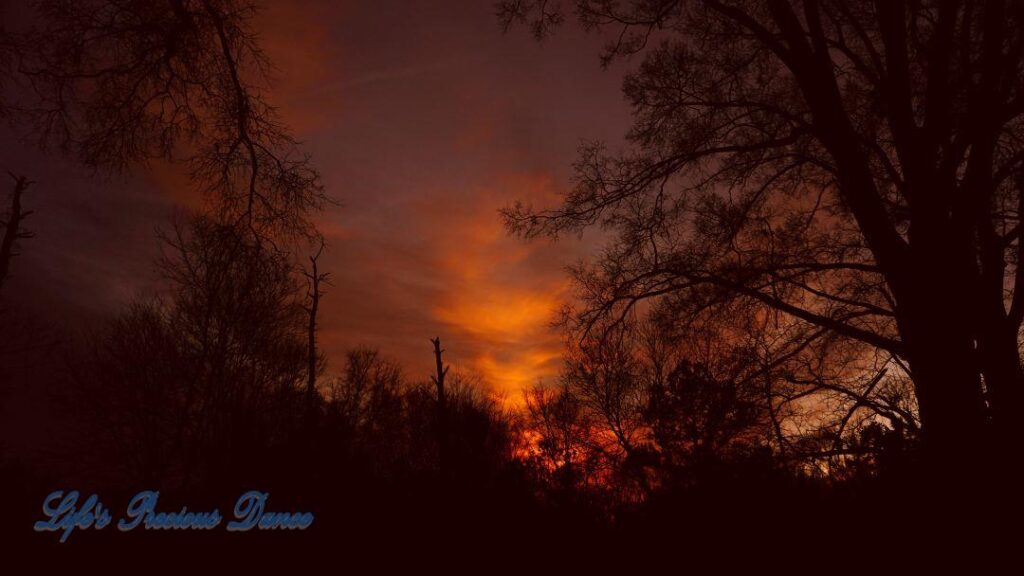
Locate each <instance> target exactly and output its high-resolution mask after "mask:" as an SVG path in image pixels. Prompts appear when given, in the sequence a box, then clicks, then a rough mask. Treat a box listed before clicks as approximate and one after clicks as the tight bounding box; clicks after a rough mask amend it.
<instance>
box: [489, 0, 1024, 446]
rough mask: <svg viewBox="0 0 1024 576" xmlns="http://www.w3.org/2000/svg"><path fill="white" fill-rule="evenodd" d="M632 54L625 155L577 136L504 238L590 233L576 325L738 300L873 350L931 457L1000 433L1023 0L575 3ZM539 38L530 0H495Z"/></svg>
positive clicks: (1020, 384)
mask: <svg viewBox="0 0 1024 576" xmlns="http://www.w3.org/2000/svg"><path fill="white" fill-rule="evenodd" d="M576 14H577V15H578V16H579V18H580V20H581V21H582V23H583V24H584V26H586V27H591V28H601V29H603V30H606V31H607V30H609V29H610V30H611V32H612V34H611V35H610V37H611V38H612V42H611V43H610V44H609V45H608V48H607V51H606V52H605V53H604V56H603V58H604V61H605V62H609V61H611V60H612V59H614V58H616V57H622V56H631V55H641V56H642V60H641V63H640V65H639V67H638V68H637V69H636V70H635V71H633V72H632V73H631V74H630V75H628V76H627V78H626V80H625V83H624V91H625V94H626V96H627V98H628V100H629V102H630V103H631V104H632V107H633V111H634V125H633V127H632V129H631V131H630V132H629V135H628V140H629V142H630V144H631V146H630V147H629V150H628V151H626V152H609V151H607V150H606V149H605V148H604V147H603V146H601V145H596V144H595V145H586V146H584V147H583V149H582V153H581V157H580V159H579V162H578V165H577V185H576V186H575V187H574V189H573V190H572V191H571V192H570V193H569V194H568V195H567V196H566V197H565V198H564V202H563V203H562V205H561V206H559V207H556V208H553V209H539V210H538V209H533V208H532V207H529V206H522V205H515V206H513V207H511V208H509V209H508V210H507V212H506V217H507V220H508V223H509V225H510V227H511V228H512V229H513V230H514V231H516V232H518V233H521V234H523V235H524V236H535V235H541V234H554V235H558V234H563V233H568V232H581V231H582V230H584V229H586V228H589V227H592V226H602V227H604V228H605V229H607V230H609V231H610V232H609V233H610V237H611V238H612V240H611V241H610V243H609V245H608V246H607V247H606V250H605V251H604V252H603V253H602V256H601V258H600V259H599V261H598V262H596V263H595V264H593V265H591V266H589V267H585V268H581V269H580V270H578V271H577V276H578V279H579V280H580V282H579V286H580V288H581V295H582V307H581V308H580V309H579V310H578V314H577V316H576V320H577V321H578V322H579V325H580V326H581V327H583V328H584V329H586V328H587V327H589V326H595V325H601V324H606V323H607V320H608V319H609V318H611V319H612V320H614V319H615V318H625V317H626V316H627V315H628V314H629V313H630V312H631V311H632V310H633V309H634V308H635V307H636V306H637V305H638V304H639V303H641V302H645V301H649V300H652V299H654V300H657V301H658V302H659V304H658V305H659V306H661V307H662V308H666V307H667V308H670V309H673V310H676V311H677V312H678V313H687V314H693V313H694V312H695V311H697V310H701V309H709V308H710V307H712V306H714V305H716V304H720V303H722V302H727V301H728V302H733V303H736V302H744V303H746V304H747V305H749V306H750V310H751V317H759V316H765V317H767V316H775V317H779V316H781V317H784V318H786V319H787V321H789V322H794V321H795V322H797V323H799V324H802V325H803V326H804V327H805V329H804V330H802V331H801V332H800V334H802V335H803V336H804V337H805V338H806V339H807V340H808V341H809V340H814V339H831V341H835V340H836V339H840V340H846V341H848V342H852V343H856V344H857V345H863V346H864V347H865V348H866V349H868V350H872V351H874V352H875V353H879V354H884V355H888V356H889V357H890V358H891V360H892V362H894V363H895V364H897V365H899V366H901V367H902V369H904V370H905V371H906V372H907V373H908V374H909V375H910V376H911V378H912V380H913V386H914V391H915V394H916V397H917V403H918V408H919V415H920V420H921V430H922V435H923V439H924V442H925V445H926V446H927V447H928V448H929V452H930V453H932V454H945V455H949V454H951V453H952V451H955V452H956V453H959V454H965V453H972V452H974V453H977V452H983V451H986V450H987V448H988V447H992V448H995V449H1003V448H1006V447H1007V446H1019V444H1017V442H1018V441H1019V440H1020V439H1021V436H1022V434H1021V431H1020V429H1021V425H1020V418H1021V412H1022V410H1024V375H1022V370H1021V361H1020V360H1021V359H1020V327H1021V323H1022V320H1024V268H1022V267H1020V266H1019V263H1020V261H1021V254H1022V252H1024V242H1022V241H1021V232H1022V224H1021V218H1022V217H1024V193H1022V187H1024V174H1022V166H1024V164H1022V160H1024V125H1022V114H1024V74H1022V72H1024V70H1022V51H1024V2H1019V1H1001V0H976V1H969V0H918V1H902V0H877V1H874V2H872V1H867V0H820V1H813V0H803V1H801V0H767V1H753V0H750V1H747V0H728V1H727V0H723V1H717V0H632V1H617V0H577V2H576ZM500 15H501V17H502V18H503V19H504V21H505V22H507V23H512V22H514V21H515V20H517V19H521V20H528V21H530V22H531V23H532V24H533V30H534V32H535V33H536V34H537V35H538V36H543V35H544V34H546V33H547V31H548V30H549V28H550V27H551V26H553V25H555V24H557V23H559V22H560V21H561V20H562V17H561V15H560V13H559V12H558V11H557V7H556V6H554V3H553V2H547V1H533V2H531V1H515V0H513V1H508V2H504V3H502V4H501V6H500Z"/></svg>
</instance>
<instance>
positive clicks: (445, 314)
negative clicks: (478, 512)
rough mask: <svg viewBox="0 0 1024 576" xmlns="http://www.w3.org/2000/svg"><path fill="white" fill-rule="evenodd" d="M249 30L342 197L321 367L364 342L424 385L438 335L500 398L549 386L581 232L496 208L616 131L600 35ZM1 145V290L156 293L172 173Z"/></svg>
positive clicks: (299, 16) (289, 14)
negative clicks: (15, 196)
mask: <svg viewBox="0 0 1024 576" xmlns="http://www.w3.org/2000/svg"><path fill="white" fill-rule="evenodd" d="M259 28H260V30H261V33H262V34H263V44H264V47H265V48H266V51H267V53H268V55H269V57H270V58H271V60H272V62H273V63H274V64H275V65H276V66H277V68H278V82H277V85H276V86H275V87H274V89H273V94H272V95H271V96H270V100H271V101H273V102H274V103H276V104H277V105H278V106H279V107H280V113H281V115H282V117H283V119H284V120H285V122H286V123H288V124H289V125H290V126H291V127H292V128H293V129H294V131H295V132H296V134H297V135H298V137H299V138H300V139H301V140H302V141H303V142H304V145H305V148H306V149H307V150H308V151H309V152H310V153H312V155H313V157H314V160H315V162H316V164H317V166H318V168H319V169H320V171H321V172H322V173H323V177H324V182H325V184H326V186H327V190H328V192H329V193H330V194H331V195H332V196H334V197H335V198H336V199H337V200H338V201H339V202H340V205H339V206H337V207H333V208H330V209H329V210H328V211H327V212H325V213H324V214H322V216H321V217H320V218H319V220H318V222H319V225H320V228H321V229H322V231H323V233H324V234H325V236H326V238H327V242H328V244H329V252H328V253H327V254H326V256H325V257H324V259H323V264H322V268H323V269H324V270H326V271H329V272H330V273H331V279H332V282H333V285H332V286H331V287H329V289H328V293H327V295H326V296H325V298H324V300H323V311H322V316H321V325H322V336H321V339H322V343H323V347H324V350H325V352H326V353H327V354H328V357H329V359H330V360H331V361H332V364H331V368H333V369H338V368H340V363H341V357H342V355H343V354H344V351H345V350H346V349H347V348H350V347H353V346H359V345H366V346H372V347H376V348H379V349H380V350H381V351H382V352H383V353H384V354H385V355H386V356H388V357H391V358H394V359H396V360H398V361H400V362H401V363H402V364H403V365H404V366H405V368H406V370H407V372H408V375H409V376H410V377H411V378H412V379H420V378H426V376H427V374H429V371H430V366H431V362H432V358H431V355H430V350H431V345H430V342H429V341H428V338H430V337H432V336H435V335H438V336H440V337H441V338H442V340H443V341H444V345H445V348H446V349H447V350H448V359H449V361H450V362H451V363H452V364H453V365H454V366H455V368H456V369H461V370H465V371H470V372H478V373H480V374H481V375H482V376H483V377H484V378H485V379H486V380H487V381H488V382H489V383H491V384H493V385H494V387H495V389H496V390H497V391H499V392H503V393H506V394H507V395H508V396H509V397H510V398H518V390H519V389H521V388H522V387H523V386H527V385H531V384H533V383H535V382H536V381H537V380H538V379H542V378H546V379H551V378H552V377H553V376H554V375H555V374H556V373H557V371H558V369H559V367H560V360H559V354H560V351H561V343H560V342H561V341H560V337H559V335H558V334H557V333H556V332H555V331H553V330H551V329H550V328H549V327H548V324H549V322H550V320H551V319H552V317H553V313H554V312H555V311H556V310H557V309H558V308H559V307H560V306H561V305H562V304H563V303H564V302H566V301H567V298H568V296H569V292H568V289H569V284H568V282H567V277H566V274H565V270H564V268H565V266H566V265H568V264H571V263H573V262H574V261H576V260H578V259H579V258H582V257H584V256H585V255H586V253H587V252H588V250H589V249H592V248H593V247H594V244H595V241H594V238H592V237H590V236H587V237H584V239H583V240H582V241H578V240H575V239H572V238H570V239H566V240H562V241H560V242H558V243H555V244H552V243H549V242H547V241H535V242H532V243H524V242H522V241H520V240H517V239H514V238H509V237H508V236H507V235H506V233H505V231H504V230H503V228H502V224H501V221H500V219H499V216H498V214H497V210H498V209H499V208H501V207H502V206H505V205H506V204H508V203H510V202H512V201H513V200H516V199H520V200H524V201H526V202H530V203H533V204H535V205H551V204H553V203H555V202H557V199H558V195H559V193H561V192H563V191H564V190H565V189H566V188H567V187H569V186H570V185H571V182H570V177H571V165H572V162H573V160H574V159H575V155H576V148H577V146H578V144H579V143H580V141H581V140H604V141H606V142H609V143H610V144H611V145H613V146H615V145H617V143H619V142H620V141H621V136H622V134H624V132H625V131H626V129H627V126H628V121H629V111H628V108H627V106H626V105H625V103H624V102H623V101H622V98H621V93H620V91H619V87H620V84H621V79H622V74H623V68H622V67H621V65H617V66H612V67H611V68H610V69H609V70H602V69H601V68H600V65H599V61H598V52H599V50H600V47H601V44H602V43H603V40H602V39H601V38H599V37H595V36H593V35H586V34H584V33H582V32H580V31H579V30H578V29H577V28H576V27H575V26H573V25H572V24H567V25H566V26H564V27H563V28H562V29H561V30H560V33H559V34H557V35H556V36H555V37H553V38H551V39H549V40H546V41H545V42H544V43H541V44H538V43H537V42H535V41H534V40H533V38H532V37H531V36H530V35H529V33H528V31H527V30H525V29H522V28H520V29H516V30H513V31H512V32H511V33H510V34H508V35H503V34H502V33H501V30H500V28H499V26H498V23H497V21H496V19H495V17H494V7H493V4H492V2H491V1H490V0H476V1H465V0H463V1H454V0H449V1H421V0H414V1H410V0H401V1H399V0H381V1H374V2H332V1H326V0H302V1H289V2H284V1H279V2H270V3H268V7H267V9H266V10H265V11H264V13H263V14H262V15H261V21H260V26H259ZM0 144H2V145H3V147H4V153H3V156H2V157H3V158H5V159H12V160H11V161H12V162H14V164H12V165H11V166H2V168H3V169H4V170H5V171H6V170H10V169H13V168H17V169H18V170H17V171H18V172H20V173H25V174H27V175H29V176H30V177H31V178H32V179H33V180H35V181H36V182H37V184H36V185H35V187H34V188H33V189H32V192H31V195H30V196H28V197H27V199H26V203H28V204H29V205H30V206H29V207H30V208H31V209H34V210H35V214H34V215H33V216H32V218H31V221H30V228H31V229H32V230H33V231H35V232H36V234H37V237H36V238H34V239H32V240H30V241H28V242H26V243H25V245H24V250H23V252H24V255H23V256H22V257H20V258H19V260H18V261H17V262H16V269H15V271H14V272H15V278H14V280H13V285H12V288H11V289H12V291H14V293H15V294H18V291H21V296H22V297H23V298H25V299H26V300H30V301H31V302H32V305H33V306H35V307H36V308H38V309H41V310H45V311H47V312H49V313H50V315H51V316H52V317H53V318H54V321H57V322H70V323H76V322H82V321H83V320H84V321H89V322H91V321H93V320H95V319H98V318H102V317H103V315H104V314H108V313H109V312H111V311H115V310H117V309H118V308H119V307H120V306H121V305H122V304H123V303H124V302H125V301H127V300H128V299H130V298H132V297H133V296H135V295H139V294H144V293H146V291H147V290H149V289H151V287H152V283H153V279H154V274H153V267H152V260H153V257H154V256H155V255H156V254H157V251H158V242H157V240H156V236H155V234H154V230H155V229H156V227H157V226H160V225H161V224H163V225H166V223H167V222H168V221H169V219H170V217H171V215H172V214H173V213H174V210H175V207H180V206H182V205H196V202H197V196H196V193H195V192H194V191H191V190H189V189H188V183H187V180H186V179H185V178H184V176H183V175H182V174H181V173H180V172H179V171H178V169H177V168H174V167H168V166H162V165H155V166H150V167H148V168H140V169H138V170H136V171H135V172H134V173H132V174H129V175H127V176H125V177H123V178H122V177H116V178H108V177H103V176H97V175H93V174H90V173H88V172H87V171H84V170H82V169H81V168H79V167H77V166H76V165H75V164H73V163H70V162H63V163H62V162H55V161H54V155H53V154H50V155H45V154H41V153H38V152H34V151H32V150H30V149H28V148H26V147H24V146H20V145H18V144H16V143H14V142H12V141H11V140H10V139H7V140H4V141H2V142H0ZM29 286H31V287H32V288H31V290H29V288H28V287H29ZM39 286H43V288H42V289H40V288H39Z"/></svg>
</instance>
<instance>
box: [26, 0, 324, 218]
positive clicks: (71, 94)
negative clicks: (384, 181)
mask: <svg viewBox="0 0 1024 576" xmlns="http://www.w3.org/2000/svg"><path fill="white" fill-rule="evenodd" d="M37 9H38V18H37V21H38V22H40V24H39V25H38V26H37V28H36V29H34V30H31V31H29V32H27V33H25V34H23V36H24V38H25V40H24V42H22V44H23V46H22V47H21V49H20V52H21V58H20V59H19V65H18V71H19V72H20V73H21V75H22V76H23V77H24V78H25V79H26V80H27V84H28V86H29V94H30V96H31V97H26V98H22V99H21V101H19V102H16V103H15V105H14V106H12V108H16V109H17V111H18V112H20V113H21V114H20V115H19V116H22V117H26V118H28V119H29V120H30V121H31V124H32V126H33V127H34V129H35V133H36V134H38V135H39V137H40V140H41V141H42V142H44V143H55V144H57V145H59V146H60V147H61V148H62V149H63V150H65V151H67V152H69V153H72V154H73V155H75V156H76V157H78V158H80V159H81V160H82V161H84V162H85V163H86V164H88V165H91V166H95V167H103V168H113V169H115V170H118V169H124V168H126V167H128V166H129V165H131V164H133V163H136V162H140V161H145V160H148V159H151V158H168V159H172V158H175V157H183V158H184V159H185V160H186V162H187V165H188V166H189V168H190V172H191V175H192V178H193V180H194V181H195V182H196V184H197V185H198V186H200V187H202V189H203V190H204V191H205V192H207V193H208V195H209V197H210V199H211V201H212V202H213V204H212V205H213V207H214V209H215V210H216V211H217V213H218V216H219V218H220V219H221V220H224V221H237V222H239V223H242V224H245V225H246V226H248V228H249V229H250V231H251V232H252V233H254V234H255V235H256V236H257V238H270V237H273V236H275V235H293V234H310V233H311V225H310V223H309V221H308V219H307V217H308V215H309V213H310V212H311V211H315V210H317V209H319V208H320V207H321V206H322V205H323V202H324V201H325V200H326V199H327V198H326V196H325V195H324V193H323V188H322V185H321V183H320V175H319V174H318V172H317V171H316V170H315V168H313V166H312V165H311V163H310V160H309V157H308V155H306V154H305V153H303V152H302V151H301V150H300V148H299V146H298V143H297V142H296V141H295V139H294V138H293V136H292V135H291V134H290V133H289V132H288V130H287V128H285V127H284V126H283V125H282V124H281V122H280V120H279V118H278V115H277V113H276V111H275V109H274V107H273V106H272V105H271V104H270V103H269V102H268V101H267V100H266V98H265V96H264V94H265V93H266V88H267V86H268V83H269V81H270V73H271V68H270V63H269V62H268V60H267V58H266V56H265V55H264V53H263V51H262V50H261V48H260V46H259V41H258V40H259V39H258V34H257V33H256V31H255V30H254V29H253V24H252V18H253V16H254V15H255V13H256V10H257V8H256V5H255V4H254V3H251V2H248V1H245V0H172V1H169V2H164V1H156V0H131V1H129V2H117V1H111V0H87V1H84V2H78V1H71V0H45V1H42V2H40V3H39V4H38V7H37Z"/></svg>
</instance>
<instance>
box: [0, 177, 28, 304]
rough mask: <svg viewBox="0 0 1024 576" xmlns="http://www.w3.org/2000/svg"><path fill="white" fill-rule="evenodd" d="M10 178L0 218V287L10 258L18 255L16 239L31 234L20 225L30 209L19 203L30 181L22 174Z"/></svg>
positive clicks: (5, 277)
mask: <svg viewBox="0 0 1024 576" xmlns="http://www.w3.org/2000/svg"><path fill="white" fill-rule="evenodd" d="M11 178H12V179H13V180H14V189H13V190H12V191H11V194H10V207H9V208H7V209H6V210H5V211H4V212H3V213H2V214H3V216H4V218H3V219H2V220H0V225H2V226H3V228H2V229H3V234H2V235H0V289H2V288H3V286H4V283H5V282H6V281H7V278H8V276H9V275H10V272H11V260H12V259H13V258H14V257H15V256H17V255H18V252H17V244H18V240H25V239H27V238H31V237H32V236H33V234H32V233H31V232H29V231H27V230H25V229H24V228H23V227H22V222H24V220H25V218H27V217H28V216H29V215H31V214H32V211H31V210H25V209H24V208H23V207H22V205H21V201H22V197H23V196H24V194H25V191H26V190H28V187H29V186H31V185H32V182H30V181H29V180H28V178H26V177H24V176H15V175H14V174H11Z"/></svg>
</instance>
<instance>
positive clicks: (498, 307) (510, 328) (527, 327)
mask: <svg viewBox="0 0 1024 576" xmlns="http://www.w3.org/2000/svg"><path fill="white" fill-rule="evenodd" d="M467 288H468V289H467V290H465V291H463V293H461V294H458V295H457V296H456V297H455V298H453V300H452V301H451V302H449V303H448V304H446V305H442V306H439V307H438V308H437V309H436V310H435V315H436V317H437V318H438V319H439V320H441V321H443V322H445V323H447V324H449V325H452V326H454V327H458V328H459V329H460V331H462V332H463V333H464V334H465V335H466V336H468V337H470V338H473V339H476V340H478V341H480V342H483V343H485V344H486V346H485V350H484V351H483V352H481V353H479V354H477V355H476V356H475V357H472V358H471V359H470V366H471V367H472V368H473V369H474V370H476V371H478V372H480V373H481V374H482V375H483V376H484V378H485V379H486V380H487V381H488V382H489V383H490V384H492V385H493V386H494V387H495V389H496V390H497V391H499V392H502V393H504V394H505V395H506V397H507V399H508V400H510V401H513V402H518V401H519V399H520V392H521V391H522V390H524V389H526V388H529V387H531V386H533V385H535V384H537V383H538V382H539V381H540V380H543V379H549V378H551V377H554V376H555V375H556V374H557V370H558V359H559V357H560V352H561V350H560V346H559V343H558V339H557V336H556V335H554V334H553V333H552V331H551V330H550V328H549V325H550V323H551V319H552V318H553V315H554V313H555V312H556V311H557V309H558V307H559V306H560V305H561V295H562V294H561V292H562V291H561V289H560V288H555V289H553V290H552V289H551V287H546V288H547V289H548V290H549V291H542V290H540V289H538V291H536V292H531V291H525V290H515V289H508V288H503V287H501V286H497V285H493V284H489V283H482V282H481V283H473V284H472V285H471V287H467Z"/></svg>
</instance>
